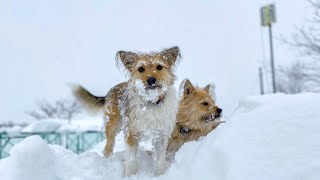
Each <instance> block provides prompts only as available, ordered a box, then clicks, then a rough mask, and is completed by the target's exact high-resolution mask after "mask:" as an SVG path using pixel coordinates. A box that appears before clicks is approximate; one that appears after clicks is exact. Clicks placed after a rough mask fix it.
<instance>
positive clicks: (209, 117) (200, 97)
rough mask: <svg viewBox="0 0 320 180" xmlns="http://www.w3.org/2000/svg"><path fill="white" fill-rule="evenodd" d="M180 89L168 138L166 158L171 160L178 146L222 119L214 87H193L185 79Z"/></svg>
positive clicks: (209, 129) (201, 133) (214, 125)
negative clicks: (175, 119)
mask: <svg viewBox="0 0 320 180" xmlns="http://www.w3.org/2000/svg"><path fill="white" fill-rule="evenodd" d="M180 89H182V90H183V95H182V97H181V100H180V102H179V110H178V114H177V122H176V127H175V129H174V130H173V132H172V135H171V137H170V139H169V143H168V148H167V159H168V160H170V161H172V160H173V159H174V155H175V153H176V152H177V151H178V150H179V149H180V147H181V146H182V145H183V144H184V143H186V142H189V141H196V140H198V139H199V138H200V137H203V136H206V135H207V134H208V133H209V132H211V131H212V130H214V129H215V128H216V127H217V126H218V125H219V124H221V123H223V122H224V121H221V120H220V117H221V113H222V109H220V108H219V107H218V106H217V105H216V99H215V95H214V87H213V86H212V85H210V84H209V85H207V86H206V87H205V88H200V87H194V86H193V85H192V84H191V82H190V81H189V80H188V79H185V80H184V81H183V82H182V83H181V85H180Z"/></svg>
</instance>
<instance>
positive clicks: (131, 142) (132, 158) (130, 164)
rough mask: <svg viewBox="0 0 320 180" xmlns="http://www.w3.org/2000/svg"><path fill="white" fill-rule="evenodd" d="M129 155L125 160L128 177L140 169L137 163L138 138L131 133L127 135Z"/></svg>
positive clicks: (125, 171) (125, 174) (125, 170)
mask: <svg viewBox="0 0 320 180" xmlns="http://www.w3.org/2000/svg"><path fill="white" fill-rule="evenodd" d="M126 142H127V146H128V151H127V157H126V162H125V169H124V176H126V177H128V176H130V175H133V174H136V173H137V171H138V164H137V149H138V138H137V137H136V136H134V135H132V134H131V133H128V135H127V139H126Z"/></svg>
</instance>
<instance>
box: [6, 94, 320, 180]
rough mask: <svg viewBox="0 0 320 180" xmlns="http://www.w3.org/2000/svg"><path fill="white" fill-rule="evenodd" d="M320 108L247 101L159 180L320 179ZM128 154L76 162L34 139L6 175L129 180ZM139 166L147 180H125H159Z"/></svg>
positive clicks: (293, 98)
mask: <svg viewBox="0 0 320 180" xmlns="http://www.w3.org/2000/svg"><path fill="white" fill-rule="evenodd" d="M319 107H320V95H319V94H300V95H284V94H276V95H266V96H254V97H248V98H245V99H243V100H242V101H241V102H240V103H239V107H238V108H237V109H236V110H235V112H234V113H233V115H232V116H231V117H229V119H227V122H226V123H225V124H222V125H220V126H219V127H218V128H217V129H216V130H215V131H214V132H212V133H210V134H209V135H208V136H207V137H205V138H203V140H202V141H198V142H190V143H187V144H185V145H183V146H182V148H181V149H180V150H179V151H178V152H177V154H176V162H174V163H173V164H172V165H171V167H170V169H169V170H168V171H167V172H166V174H164V175H163V176H160V177H156V178H153V179H160V180H164V179H178V180H179V179H181V180H186V179H202V180H203V179H204V180H207V179H208V180H209V179H210V180H212V179H219V180H256V179H259V180H284V179H286V180H287V179H290V180H301V179H307V180H316V179H320V141H319V139H320V121H319V117H320V111H319ZM119 141H121V140H119ZM120 144H121V143H120ZM97 148H98V149H99V148H103V146H102V147H97ZM96 150H97V149H95V151H96ZM118 150H119V149H118ZM99 151H102V149H101V150H99ZM124 154H125V153H124V152H123V151H120V152H116V153H115V154H114V155H112V156H111V157H110V158H108V159H105V158H103V157H100V156H99V155H97V153H95V152H86V153H84V154H81V155H75V154H73V153H72V152H70V151H68V150H66V149H64V148H62V147H59V146H51V145H47V144H46V143H45V142H44V141H43V140H42V139H41V138H39V137H38V136H32V137H29V138H27V139H25V140H24V141H22V142H21V143H20V144H18V145H16V146H15V147H14V148H13V149H12V151H11V156H9V157H8V158H6V159H3V160H1V161H0V174H1V179H4V180H43V179H47V180H56V179H59V180H60V179H61V180H107V179H108V180H109V179H121V178H123V177H122V174H123V163H122V161H123V160H124V159H123V158H124ZM138 160H139V163H138V164H139V169H140V171H139V173H138V174H137V175H134V176H132V177H129V178H125V179H140V180H144V179H146V180H147V179H151V178H152V176H153V175H152V173H151V172H152V170H151V168H152V165H151V164H150V163H151V159H150V158H149V156H148V155H146V153H144V152H143V151H139V153H138Z"/></svg>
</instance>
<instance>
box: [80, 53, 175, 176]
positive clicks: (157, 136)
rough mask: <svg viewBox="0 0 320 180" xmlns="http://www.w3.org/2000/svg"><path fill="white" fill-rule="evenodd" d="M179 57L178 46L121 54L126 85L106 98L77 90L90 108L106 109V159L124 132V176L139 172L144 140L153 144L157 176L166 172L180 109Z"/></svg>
mask: <svg viewBox="0 0 320 180" xmlns="http://www.w3.org/2000/svg"><path fill="white" fill-rule="evenodd" d="M179 58H180V50H179V48H178V47H173V48H169V49H165V50H163V51H161V52H152V53H134V52H128V51H119V52H118V53H117V59H118V60H119V61H121V62H122V64H123V65H124V66H125V68H126V69H127V70H128V72H129V74H130V79H129V80H128V81H127V82H123V83H121V84H118V85H116V86H114V87H113V88H112V89H111V90H110V91H109V92H108V94H107V95H106V96H105V97H96V96H94V95H92V94H91V93H90V92H88V91H87V90H86V89H84V88H83V87H81V86H78V87H76V88H75V89H74V94H75V96H76V97H77V98H78V99H79V100H80V101H82V102H83V104H84V105H86V106H87V107H88V108H89V109H91V110H97V109H104V114H105V119H106V125H105V132H106V136H107V144H106V146H105V150H104V155H105V157H108V156H110V155H111V154H112V153H113V147H114V144H115V137H116V135H117V133H118V132H119V131H120V130H124V131H125V134H126V137H125V141H126V143H127V145H128V146H127V147H128V151H127V152H128V155H127V157H126V162H125V172H124V175H125V176H129V175H132V174H135V173H136V172H137V170H138V169H137V167H138V166H137V158H136V156H137V155H136V154H137V148H138V145H139V141H141V140H147V139H148V140H151V141H152V143H153V147H154V149H155V152H154V155H155V175H160V174H163V173H164V171H165V169H166V167H165V166H166V148H167V145H168V139H169V137H170V135H171V133H172V131H173V129H174V127H175V123H176V113H177V108H178V106H177V105H178V100H177V98H176V90H175V88H174V86H173V83H174V80H175V75H174V73H173V69H174V67H175V64H176V62H177V61H178V60H179Z"/></svg>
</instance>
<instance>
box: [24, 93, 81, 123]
mask: <svg viewBox="0 0 320 180" xmlns="http://www.w3.org/2000/svg"><path fill="white" fill-rule="evenodd" d="M36 105H37V107H38V108H37V110H33V111H29V112H27V114H28V115H29V116H31V117H32V118H34V119H36V120H41V119H48V118H58V119H65V120H68V122H69V123H71V120H72V119H73V118H74V117H75V116H76V115H77V114H79V113H81V110H82V109H81V106H80V104H79V103H78V102H77V101H75V100H67V99H59V100H57V101H55V102H53V103H49V102H48V101H46V100H42V101H41V102H38V103H36Z"/></svg>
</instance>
